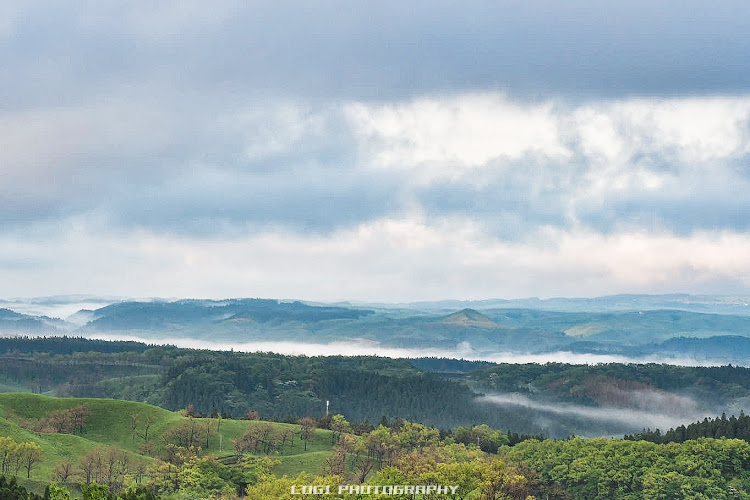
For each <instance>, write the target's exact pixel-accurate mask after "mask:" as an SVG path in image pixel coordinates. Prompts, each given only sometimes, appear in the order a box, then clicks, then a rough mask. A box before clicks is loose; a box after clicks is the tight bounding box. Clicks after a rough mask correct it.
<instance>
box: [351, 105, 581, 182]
mask: <svg viewBox="0 0 750 500" xmlns="http://www.w3.org/2000/svg"><path fill="white" fill-rule="evenodd" d="M346 112H347V114H348V116H349V119H350V120H351V122H352V124H353V127H354V128H355V130H356V131H357V132H358V133H359V135H360V136H361V140H362V143H363V145H362V147H363V148H364V149H365V150H366V151H367V154H371V155H372V158H371V159H372V161H373V162H374V163H375V164H377V165H379V166H381V167H387V168H397V169H407V170H411V171H412V173H413V174H414V175H416V176H417V177H419V178H423V179H425V180H432V179H434V178H446V177H447V178H455V177H458V176H460V175H462V174H463V173H464V172H465V171H466V170H472V169H477V168H479V167H484V166H486V164H487V163H489V162H491V161H493V160H496V159H507V160H520V159H522V158H523V157H524V156H526V155H541V156H544V157H552V158H565V157H567V156H569V154H570V153H569V151H568V150H567V149H566V147H565V146H564V145H563V144H562V143H561V141H560V133H559V131H558V122H557V118H556V116H555V114H554V110H553V105H552V104H551V103H549V102H546V103H541V104H519V103H515V102H513V101H511V100H509V99H507V98H505V97H504V96H502V95H500V94H468V95H460V96H457V97H450V98H424V99H418V100H415V101H411V102H406V103H398V104H390V105H367V104H361V103H360V104H351V105H349V106H348V107H347V108H346Z"/></svg>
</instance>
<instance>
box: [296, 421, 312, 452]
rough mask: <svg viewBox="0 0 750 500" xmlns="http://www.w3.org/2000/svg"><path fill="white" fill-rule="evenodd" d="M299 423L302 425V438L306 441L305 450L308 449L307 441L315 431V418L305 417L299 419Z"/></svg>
mask: <svg viewBox="0 0 750 500" xmlns="http://www.w3.org/2000/svg"><path fill="white" fill-rule="evenodd" d="M298 423H299V425H300V439H302V441H304V442H305V451H307V441H308V440H309V439H310V438H311V437H312V436H313V433H314V432H315V420H313V419H312V418H310V417H304V418H301V419H299V422H298Z"/></svg>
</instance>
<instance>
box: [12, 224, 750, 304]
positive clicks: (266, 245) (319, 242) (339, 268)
mask: <svg viewBox="0 0 750 500" xmlns="http://www.w3.org/2000/svg"><path fill="white" fill-rule="evenodd" d="M87 224H88V223H87V222H86V221H82V222H80V223H78V224H77V225H73V226H69V227H65V228H62V230H60V229H56V230H51V231H50V232H49V233H48V234H45V233H44V231H42V230H41V229H40V231H39V232H38V233H37V236H36V238H35V239H34V240H32V239H30V238H24V239H22V240H20V241H19V240H18V239H17V238H15V237H13V236H7V235H6V236H4V237H2V238H0V243H2V245H0V248H2V250H1V251H0V263H5V264H4V265H2V264H0V283H2V284H3V285H2V289H0V295H4V296H24V295H26V296H29V295H40V291H42V290H43V291H46V294H63V293H99V294H111V293H116V294H118V295H126V296H128V295H129V296H184V297H227V296H259V297H274V298H301V299H310V300H342V299H352V300H356V299H358V300H371V301H386V302H394V301H408V300H416V299H444V298H459V299H479V298H487V297H523V296H533V295H538V296H560V295H562V296H566V295H567V296H587V295H603V294H609V293H618V292H621V291H623V290H627V291H633V292H669V291H674V290H692V291H696V292H700V291H704V292H716V290H715V289H714V287H717V286H727V287H735V288H736V287H740V288H741V289H745V290H746V289H750V235H747V234H739V233H729V232H720V233H700V234H694V235H691V236H683V237H678V236H665V235H656V236H654V235H649V234H646V233H642V232H634V233H616V234H612V235H608V236H604V235H601V234H597V233H594V232H585V231H580V230H573V231H563V230H560V229H552V228H548V229H546V230H543V231H542V232H541V233H540V234H539V237H538V238H535V239H531V240H527V241H518V242H504V241H499V240H496V239H494V238H492V237H491V236H488V235H487V234H485V233H484V232H483V231H482V229H481V226H480V225H477V224H476V223H475V222H473V221H472V220H470V219H461V218H442V219H431V220H429V221H428V220H425V219H422V218H419V217H406V218H402V219H389V218H385V219H379V220H375V221H370V222H366V223H363V224H361V225H359V226H358V227H356V228H353V229H348V230H339V231H337V232H335V233H332V234H328V235H317V234H293V233H282V232H262V233H257V234H253V235H243V234H236V235H235V236H234V237H232V238H231V239H229V238H224V239H219V240H217V239H197V238H188V237H176V236H171V235H165V234H155V233H151V232H147V231H144V230H134V231H129V232H111V233H104V234H101V233H97V232H96V231H94V230H92V229H91V227H90V226H88V225H87ZM50 229H51V228H50ZM52 249H54V250H52Z"/></svg>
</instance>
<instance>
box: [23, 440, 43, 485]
mask: <svg viewBox="0 0 750 500" xmlns="http://www.w3.org/2000/svg"><path fill="white" fill-rule="evenodd" d="M18 453H19V455H20V457H21V464H22V465H23V467H24V469H26V478H27V479H28V478H31V469H32V467H34V464H36V463H37V462H40V461H41V460H42V457H43V456H44V453H43V452H42V447H41V446H39V445H38V444H36V443H31V442H25V443H21V444H20V445H19V447H18Z"/></svg>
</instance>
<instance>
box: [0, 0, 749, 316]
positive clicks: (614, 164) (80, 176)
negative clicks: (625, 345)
mask: <svg viewBox="0 0 750 500" xmlns="http://www.w3.org/2000/svg"><path fill="white" fill-rule="evenodd" d="M158 5H159V6H158V7H155V6H154V5H151V4H149V3H143V4H140V5H135V4H132V3H131V4H122V5H120V6H114V5H112V4H108V3H104V2H91V3H88V4H79V5H78V7H75V8H74V7H71V6H70V4H69V2H43V3H31V2H6V3H4V4H3V5H2V7H0V41H1V42H2V43H0V61H2V64H3V71H2V72H0V96H2V99H1V100H0V200H2V203H0V296H4V297H14V296H38V295H51V294H65V293H92V294H103V295H120V296H128V295H129V296H191V297H226V296H260V297H276V298H292V297H294V298H302V299H310V300H340V299H357V300H376V301H386V302H390V301H404V300H425V299H444V298H457V299H479V298H488V297H507V298H512V297H523V296H545V297H546V296H554V295H568V296H593V295H603V294H610V293H620V292H634V293H640V292H643V293H662V292H673V291H680V292H692V293H718V294H738V293H743V294H747V293H750V218H749V217H748V214H749V213H750V196H748V194H747V193H748V192H750V64H748V62H750V61H749V60H748V54H750V35H749V34H748V33H750V4H748V3H747V2H745V1H727V2H721V3H719V4H716V5H709V4H708V3H706V2H697V1H696V2H692V1H689V2H670V1H667V2H658V5H653V2H640V1H634V2H616V3H607V4H603V3H601V2H593V1H592V2H575V1H574V2H563V3H561V2H553V1H549V2H546V1H531V2H530V1H524V2H520V1H519V2H515V1H512V2H501V3H497V2H464V3H461V4H460V5H459V4H455V3H454V2H440V1H436V2H411V3H403V2H377V3H352V2H322V3H321V2H314V3H310V2H286V3H284V6H278V5H276V4H271V3H251V4H250V5H248V2H231V1H226V2H212V3H210V4H207V3H205V2H190V1H187V2H186V1H181V2H174V3H169V2H161V3H159V4H158Z"/></svg>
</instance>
